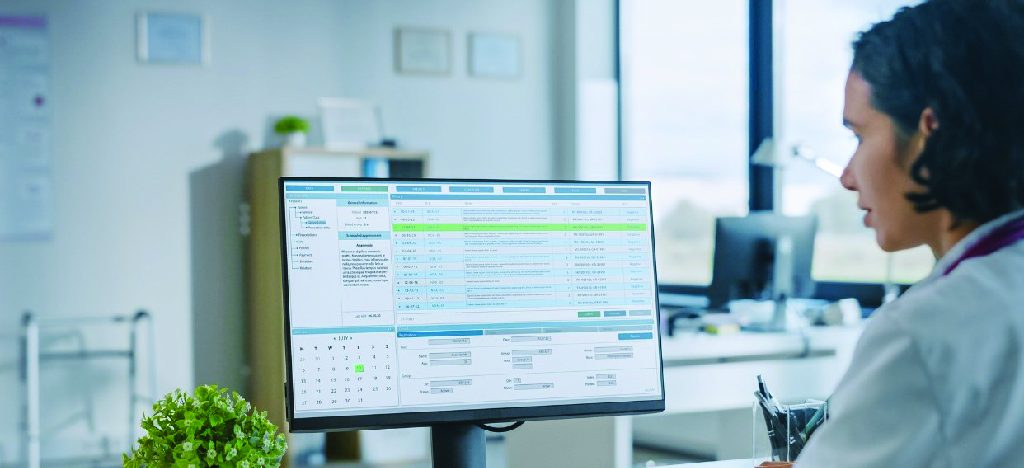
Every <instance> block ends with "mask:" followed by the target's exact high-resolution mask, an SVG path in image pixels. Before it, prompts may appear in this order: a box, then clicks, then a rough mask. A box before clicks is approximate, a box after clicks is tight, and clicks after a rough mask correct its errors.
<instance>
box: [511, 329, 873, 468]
mask: <svg viewBox="0 0 1024 468" xmlns="http://www.w3.org/2000/svg"><path fill="white" fill-rule="evenodd" d="M859 336H860V328H847V327H825V328H808V329H806V331H805V332H804V334H801V333H799V332H789V333H757V334H749V333H739V334H734V335H724V336H712V335H706V334H693V333H691V334H684V335H679V336H675V337H672V338H665V339H663V341H662V355H663V359H664V361H665V412H664V413H659V414H654V415H644V416H634V417H630V416H617V417H601V418H586V419H569V420H560V421H537V422H530V423H527V424H526V425H525V426H523V427H521V428H519V429H516V430H515V431H512V432H510V433H508V434H507V450H508V460H509V464H508V468H532V467H536V466H560V467H562V468H584V467H588V468H627V467H629V466H630V465H631V463H632V451H633V449H632V446H633V442H634V439H635V440H636V441H637V442H641V443H645V444H649V445H656V446H664V447H680V446H682V447H684V448H689V447H687V446H686V444H697V445H698V447H697V449H698V451H700V452H703V453H707V454H709V455H712V456H715V457H717V458H719V459H725V458H739V457H742V456H744V455H746V456H749V453H750V437H751V435H750V431H751V418H752V411H751V405H752V404H753V401H754V396H753V395H754V391H755V390H756V388H757V380H756V377H757V375H758V374H761V375H763V376H764V379H765V383H766V384H768V386H769V388H770V390H771V391H772V393H773V394H774V395H775V396H776V397H778V398H779V399H781V400H783V401H784V402H786V401H803V400H804V399H806V398H825V397H827V396H828V395H831V394H832V392H833V390H834V389H835V386H836V384H837V383H838V382H839V379H840V378H841V377H842V375H843V373H845V371H846V368H847V366H848V365H849V362H850V358H851V357H852V354H853V349H854V346H855V345H856V341H857V338H858V337H859ZM744 410H745V411H744ZM680 415H685V416H689V415H697V416H700V417H701V418H704V419H702V421H707V424H705V423H703V422H701V423H682V424H681V423H680V422H679V420H678V419H677V418H673V416H677V417H679V416H680ZM705 416H706V418H705ZM724 466H730V467H731V465H724ZM709 467H715V468H717V466H716V465H709Z"/></svg>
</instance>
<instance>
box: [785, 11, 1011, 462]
mask: <svg viewBox="0 0 1024 468" xmlns="http://www.w3.org/2000/svg"><path fill="white" fill-rule="evenodd" d="M843 119H844V123H845V125H846V126H847V127H849V129H850V130H851V131H852V132H853V133H854V134H855V135H856V136H857V141H858V146H857V150H856V152H855V153H854V155H853V158H852V159H851V160H850V163H849V165H848V167H847V168H846V170H845V172H844V173H843V176H842V179H841V180H842V184H843V186H844V187H846V188H847V189H849V190H852V191H855V192H857V195H858V202H857V205H858V207H860V208H861V209H863V210H864V211H865V212H866V213H865V216H864V223H865V224H866V225H867V226H869V227H871V228H873V229H874V230H875V238H876V241H877V242H878V245H879V246H881V248H882V249H883V250H885V251H887V252H894V251H898V250H904V249H909V248H912V247H916V246H919V245H927V246H929V247H930V248H931V250H932V251H933V252H934V254H935V258H936V259H938V262H937V264H936V265H935V268H934V270H933V272H932V273H931V275H930V276H928V277H927V278H926V279H924V280H923V281H921V282H920V283H918V284H916V285H915V286H913V287H912V288H911V289H910V290H909V291H907V293H906V294H904V295H903V296H902V297H901V298H899V299H898V300H896V301H894V302H892V303H890V304H888V305H886V306H884V307H882V308H881V309H879V310H878V311H876V312H875V313H874V314H873V315H872V317H871V319H870V320H869V321H868V322H867V324H866V326H865V330H864V334H863V336H862V338H861V339H860V342H859V343H858V345H857V349H856V352H855V353H854V356H853V360H852V363H851V365H850V368H849V370H848V371H847V373H846V375H845V377H844V378H843V379H842V381H841V382H840V384H839V386H838V387H837V389H836V392H835V394H834V395H833V396H832V398H831V410H832V411H831V419H830V420H829V421H828V422H827V423H825V425H823V426H822V427H821V428H820V429H819V431H818V432H817V433H816V434H814V436H813V437H812V438H811V440H810V442H809V443H808V445H807V446H806V447H805V449H804V451H803V453H802V454H801V455H800V457H799V458H798V459H797V462H796V467H797V468H818V467H823V468H828V467H844V468H861V467H896V468H915V467H972V468H975V467H976V468H985V467H1014V468H1019V467H1024V241H1021V239H1022V238H1024V0H984V1H975V0H933V1H927V2H925V3H923V4H921V5H918V6H915V7H913V8H907V9H903V10H901V11H899V12H898V13H896V15H895V16H894V17H893V18H892V20H890V21H886V22H882V23H879V24H876V25H874V26H872V27H871V28H870V29H869V30H868V31H866V32H864V33H863V34H862V35H861V36H860V37H859V38H858V39H857V40H856V41H855V42H854V59H853V67H852V71H851V72H850V74H849V78H848V80H847V83H846V103H845V108H844V110H843Z"/></svg>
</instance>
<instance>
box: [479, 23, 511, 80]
mask: <svg viewBox="0 0 1024 468" xmlns="http://www.w3.org/2000/svg"><path fill="white" fill-rule="evenodd" d="M522 60H523V52H522V46H521V41H520V40H519V36H517V35H515V34H492V33H470V34H469V75H470V76H474V77H477V78H499V79H515V78H519V77H520V76H521V75H522V73H523V65H522Z"/></svg>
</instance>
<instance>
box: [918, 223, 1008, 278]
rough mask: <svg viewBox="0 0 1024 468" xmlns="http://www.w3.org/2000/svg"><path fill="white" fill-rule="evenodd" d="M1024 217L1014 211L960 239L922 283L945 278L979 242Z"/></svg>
mask: <svg viewBox="0 0 1024 468" xmlns="http://www.w3.org/2000/svg"><path fill="white" fill-rule="evenodd" d="M1022 217H1024V210H1018V211H1014V212H1013V213H1009V214H1005V215H1003V216H1000V217H998V218H996V219H993V220H992V221H989V222H987V223H985V224H982V225H981V226H979V227H978V228H977V229H975V230H973V231H971V233H970V234H968V235H967V236H966V237H964V238H963V239H960V242H957V243H956V244H954V245H953V248H951V249H949V251H948V252H946V255H943V256H942V258H941V259H939V261H938V262H935V266H934V267H932V272H931V274H929V275H928V277H927V278H925V279H924V280H923V281H921V282H922V283H924V282H929V281H931V280H933V279H935V278H937V277H941V276H944V273H945V272H946V269H948V268H949V267H950V266H951V265H952V264H953V262H956V261H957V260H959V259H960V257H963V256H964V254H965V253H967V249H969V248H971V246H973V245H974V244H977V243H978V241H980V240H982V239H983V238H985V236H987V235H989V233H991V232H992V231H994V230H996V229H998V228H999V227H1000V226H1003V225H1005V224H1007V223H1010V222H1011V221H1014V220H1016V219H1019V218H1022Z"/></svg>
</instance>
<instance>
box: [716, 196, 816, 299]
mask: <svg viewBox="0 0 1024 468" xmlns="http://www.w3.org/2000/svg"><path fill="white" fill-rule="evenodd" d="M817 227H818V221H817V218H815V217H813V216H800V217H792V216H783V215H780V214H777V213H774V212H754V213H750V214H749V215H748V216H745V217H731V218H718V219H717V220H716V223H715V254H714V266H713V269H712V278H711V285H710V286H709V287H708V305H709V307H710V308H712V309H722V308H725V306H726V305H727V304H728V302H729V301H731V300H735V299H778V298H779V296H783V297H785V298H789V297H811V296H812V295H813V294H814V281H813V280H812V279H811V260H812V258H813V257H814V235H815V232H816V231H817Z"/></svg>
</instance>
